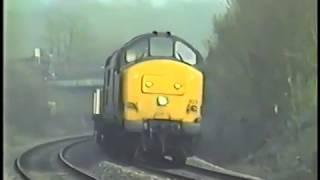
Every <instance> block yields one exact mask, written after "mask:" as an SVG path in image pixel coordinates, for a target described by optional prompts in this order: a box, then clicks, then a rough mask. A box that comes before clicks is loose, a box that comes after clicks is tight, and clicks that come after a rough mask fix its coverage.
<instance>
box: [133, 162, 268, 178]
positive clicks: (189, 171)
mask: <svg viewBox="0 0 320 180" xmlns="http://www.w3.org/2000/svg"><path fill="white" fill-rule="evenodd" d="M136 166H137V167H138V168H141V169H143V170H146V171H149V172H151V173H154V174H158V175H160V176H164V177H170V178H173V179H181V180H263V179H261V178H258V177H254V176H250V175H246V174H242V173H238V172H234V171H231V170H227V169H223V168H218V169H216V170H209V169H205V168H200V167H197V166H193V165H185V166H182V167H176V168H175V167H172V166H171V165H168V167H169V168H164V167H162V168H159V167H154V166H152V165H148V164H145V163H139V162H138V163H136Z"/></svg>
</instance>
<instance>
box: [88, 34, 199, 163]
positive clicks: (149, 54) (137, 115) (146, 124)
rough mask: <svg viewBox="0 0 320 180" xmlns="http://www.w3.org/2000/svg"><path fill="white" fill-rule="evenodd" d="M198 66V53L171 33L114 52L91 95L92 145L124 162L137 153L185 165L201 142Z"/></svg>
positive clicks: (148, 36)
mask: <svg viewBox="0 0 320 180" xmlns="http://www.w3.org/2000/svg"><path fill="white" fill-rule="evenodd" d="M201 64H203V58H202V56H201V54H200V53H199V51H198V50H197V49H195V48H194V47H193V46H192V45H190V44H189V43H188V42H186V41H185V40H184V39H182V38H180V37H178V36H175V35H172V34H171V33H170V32H156V31H154V32H152V33H147V34H142V35H139V36H136V37H135V38H133V39H132V40H130V41H128V42H127V43H125V44H124V45H123V46H122V47H121V48H120V49H118V50H116V51H114V52H113V53H112V54H111V56H109V57H108V58H107V60H106V62H105V66H104V85H103V87H102V88H99V89H96V90H95V92H94V93H93V106H92V108H93V110H92V111H93V113H92V115H93V116H92V117H93V121H94V129H95V138H96V142H97V143H98V144H99V145H101V146H104V145H106V144H108V147H107V149H112V148H113V149H114V152H116V153H117V154H119V155H120V156H122V157H127V158H132V157H134V156H135V155H136V153H137V152H138V151H139V150H141V152H145V153H151V154H153V155H159V156H161V157H164V156H170V157H171V159H172V160H173V161H175V162H177V163H182V164H183V163H185V161H186V158H187V157H189V156H192V155H193V153H194V148H195V147H196V143H197V141H198V139H199V137H200V128H201V121H202V116H201V114H202V108H203V106H202V104H203V89H204V88H203V87H204V75H203V72H202V71H201V70H200V69H199V68H198V67H199V66H200V65H201Z"/></svg>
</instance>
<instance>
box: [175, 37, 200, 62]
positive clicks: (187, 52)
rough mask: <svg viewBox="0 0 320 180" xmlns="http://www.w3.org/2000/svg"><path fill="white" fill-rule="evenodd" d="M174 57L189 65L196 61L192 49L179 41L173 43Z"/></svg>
mask: <svg viewBox="0 0 320 180" xmlns="http://www.w3.org/2000/svg"><path fill="white" fill-rule="evenodd" d="M175 57H176V58H177V59H180V60H182V61H183V62H186V63H188V64H191V65H195V64H196V63H197V55H196V54H195V53H194V52H193V50H192V49H190V48H189V47H188V46H186V45H185V44H184V43H182V42H180V41H177V42H176V43H175Z"/></svg>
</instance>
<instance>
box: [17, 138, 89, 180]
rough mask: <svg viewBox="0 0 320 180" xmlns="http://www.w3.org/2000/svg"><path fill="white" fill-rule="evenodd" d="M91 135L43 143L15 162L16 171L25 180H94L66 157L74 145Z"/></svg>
mask: <svg viewBox="0 0 320 180" xmlns="http://www.w3.org/2000/svg"><path fill="white" fill-rule="evenodd" d="M90 137H91V135H83V136H73V137H67V138H63V139H57V140H52V141H50V142H45V143H41V144H39V145H37V146H34V147H33V148H31V149H29V150H27V151H25V152H24V153H22V154H21V155H20V156H19V157H18V158H17V159H16V160H15V169H16V171H17V172H18V173H19V174H20V175H21V177H22V178H23V179H26V180H31V179H32V180H33V179H44V178H48V177H59V178H60V179H61V178H62V179H94V177H93V176H91V175H89V174H88V173H87V172H85V171H84V170H83V169H79V168H77V167H76V166H74V165H72V164H71V163H69V162H68V160H67V159H66V158H65V157H64V155H65V153H66V151H67V150H68V149H69V148H71V146H72V145H74V144H77V143H82V142H84V141H87V140H88V139H89V138H90Z"/></svg>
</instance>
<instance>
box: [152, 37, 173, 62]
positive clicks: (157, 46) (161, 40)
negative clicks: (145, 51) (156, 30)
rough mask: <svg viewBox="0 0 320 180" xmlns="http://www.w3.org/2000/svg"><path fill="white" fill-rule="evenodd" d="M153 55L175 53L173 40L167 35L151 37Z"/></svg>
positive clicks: (169, 55)
mask: <svg viewBox="0 0 320 180" xmlns="http://www.w3.org/2000/svg"><path fill="white" fill-rule="evenodd" d="M150 54H151V56H168V57H172V55H173V41H172V39H171V38H166V37H153V38H151V39H150Z"/></svg>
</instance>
